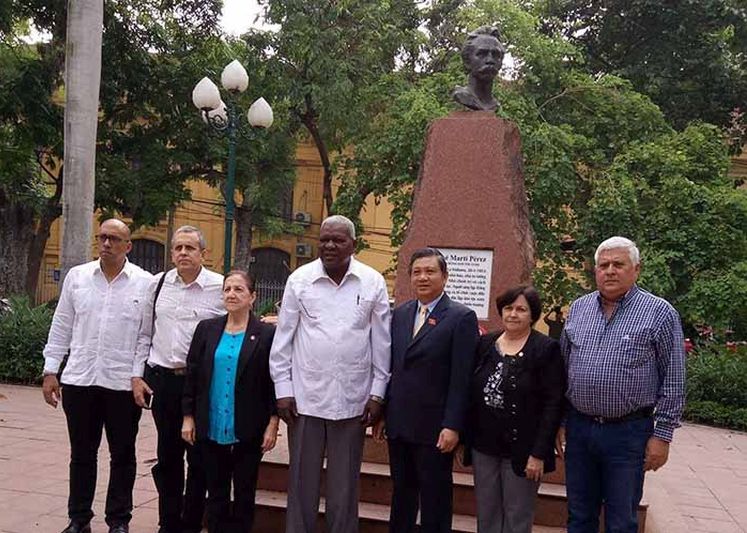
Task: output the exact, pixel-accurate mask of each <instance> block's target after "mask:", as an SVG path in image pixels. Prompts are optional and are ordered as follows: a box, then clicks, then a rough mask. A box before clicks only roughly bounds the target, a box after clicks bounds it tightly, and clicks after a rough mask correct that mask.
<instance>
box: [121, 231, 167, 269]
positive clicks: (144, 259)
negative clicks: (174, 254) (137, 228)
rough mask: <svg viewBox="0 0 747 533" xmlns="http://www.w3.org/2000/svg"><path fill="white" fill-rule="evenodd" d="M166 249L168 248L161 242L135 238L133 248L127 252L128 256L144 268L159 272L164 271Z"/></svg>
mask: <svg viewBox="0 0 747 533" xmlns="http://www.w3.org/2000/svg"><path fill="white" fill-rule="evenodd" d="M165 251H166V248H165V247H164V245H163V244H161V243H160V242H157V241H152V240H150V239H133V241H132V250H130V253H129V254H127V258H128V259H129V260H130V262H132V263H135V264H136V265H137V266H139V267H140V268H142V269H143V270H147V271H148V272H150V273H151V274H158V273H159V272H163V260H164V253H165Z"/></svg>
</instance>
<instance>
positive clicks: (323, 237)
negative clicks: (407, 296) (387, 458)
mask: <svg viewBox="0 0 747 533" xmlns="http://www.w3.org/2000/svg"><path fill="white" fill-rule="evenodd" d="M354 250H355V226H354V225H353V223H352V222H351V221H350V220H348V219H347V218H345V217H342V216H332V217H329V218H327V219H326V220H324V222H322V226H321V230H320V233H319V259H317V260H316V261H313V262H311V263H309V264H307V265H304V266H302V267H300V268H299V269H297V270H296V271H295V272H293V273H292V274H291V275H290V277H289V278H288V282H287V284H286V286H285V293H284V294H283V303H282V306H281V307H280V315H279V317H278V328H277V331H276V332H275V340H274V342H273V344H272V351H271V352H270V373H271V374H272V379H273V381H274V382H275V394H276V397H277V407H278V413H279V414H280V416H281V417H282V418H283V420H285V422H286V423H287V424H288V426H289V428H290V473H289V481H288V485H289V486H288V510H287V513H286V531H287V532H288V533H312V532H314V531H315V530H316V518H317V513H318V509H319V481H320V475H321V469H322V459H323V457H324V455H325V448H326V455H327V475H326V487H327V494H326V511H325V516H326V520H327V532H328V533H354V532H356V531H358V477H359V474H360V468H361V460H362V457H363V438H364V434H365V427H366V426H369V425H372V424H374V423H376V422H377V421H378V419H379V417H380V416H381V412H382V402H383V397H384V395H385V393H386V386H387V383H388V381H389V366H390V363H391V353H390V348H389V346H390V342H391V341H390V337H389V298H388V295H387V290H386V283H385V282H384V278H383V277H382V276H381V274H379V273H378V272H376V271H375V270H373V269H372V268H370V267H368V266H366V265H364V264H363V263H361V262H359V261H357V260H356V259H355V258H354V257H352V255H353V251H354Z"/></svg>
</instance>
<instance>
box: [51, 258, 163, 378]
mask: <svg viewBox="0 0 747 533" xmlns="http://www.w3.org/2000/svg"><path fill="white" fill-rule="evenodd" d="M152 279H153V276H152V275H151V274H150V273H148V272H146V271H145V270H143V269H142V268H140V267H138V266H137V265H133V264H132V263H130V262H129V261H126V262H125V265H124V268H122V271H121V272H120V273H119V274H118V275H117V277H116V278H114V279H113V280H112V281H111V282H108V281H107V280H106V276H105V275H104V273H103V271H102V270H101V265H100V263H99V261H98V260H96V261H91V262H90V263H86V264H84V265H78V266H76V267H74V268H72V269H71V270H70V272H69V273H68V275H67V277H66V278H65V282H64V283H63V285H62V292H61V294H60V300H59V302H58V303H57V309H56V310H55V313H54V318H53V319H52V327H51V328H50V330H49V338H48V340H47V345H46V346H45V347H44V373H45V374H48V373H56V372H58V371H59V369H60V365H61V364H62V360H63V359H64V357H65V355H66V354H67V352H68V350H69V351H70V357H69V358H68V360H67V364H66V365H65V369H64V370H63V372H62V378H61V381H62V383H63V384H66V385H78V386H93V385H96V386H99V387H104V388H106V389H112V390H131V388H132V386H131V377H132V365H133V362H134V361H135V353H136V350H137V346H138V336H139V335H141V333H140V330H141V328H140V324H141V321H142V319H143V309H144V308H145V306H146V300H147V297H148V287H149V286H150V283H151V280H152Z"/></svg>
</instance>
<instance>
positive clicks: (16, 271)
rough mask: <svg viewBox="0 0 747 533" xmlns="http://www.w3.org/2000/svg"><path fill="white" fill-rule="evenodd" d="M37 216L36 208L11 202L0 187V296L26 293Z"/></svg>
mask: <svg viewBox="0 0 747 533" xmlns="http://www.w3.org/2000/svg"><path fill="white" fill-rule="evenodd" d="M34 216H35V213H34V209H33V207H31V206H29V205H26V204H23V203H16V202H14V201H12V200H11V199H9V198H8V197H7V196H6V194H5V192H4V191H3V190H2V189H1V188H0V297H3V298H5V297H7V296H10V295H15V294H23V293H24V292H25V290H26V278H25V276H24V274H25V273H26V272H27V271H28V258H29V254H28V251H29V246H30V243H31V240H32V238H33V236H34ZM37 273H38V271H37Z"/></svg>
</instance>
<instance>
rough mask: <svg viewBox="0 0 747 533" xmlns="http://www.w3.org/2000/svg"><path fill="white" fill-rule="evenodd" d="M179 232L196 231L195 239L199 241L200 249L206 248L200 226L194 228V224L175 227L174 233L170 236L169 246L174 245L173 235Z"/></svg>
mask: <svg viewBox="0 0 747 533" xmlns="http://www.w3.org/2000/svg"><path fill="white" fill-rule="evenodd" d="M179 233H196V234H197V240H199V241H200V250H204V249H205V248H207V241H206V240H205V235H204V234H203V233H202V231H200V228H196V227H195V226H189V225H187V226H180V227H178V228H177V229H176V231H175V232H174V234H173V235H172V236H171V246H172V247H173V246H174V237H176V236H177V235H178V234H179Z"/></svg>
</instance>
